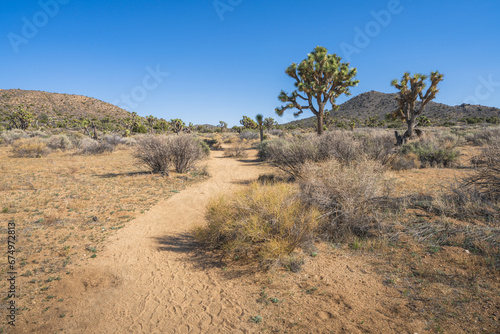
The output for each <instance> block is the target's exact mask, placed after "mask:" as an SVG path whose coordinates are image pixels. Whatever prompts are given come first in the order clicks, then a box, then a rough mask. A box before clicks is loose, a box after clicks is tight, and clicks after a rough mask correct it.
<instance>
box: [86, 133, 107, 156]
mask: <svg viewBox="0 0 500 334" xmlns="http://www.w3.org/2000/svg"><path fill="white" fill-rule="evenodd" d="M78 148H79V150H78V153H79V154H88V155H96V154H103V153H109V152H113V151H114V147H113V146H112V145H110V144H109V143H107V142H105V141H101V142H99V141H97V140H94V139H91V138H88V137H85V138H83V139H82V140H81V141H80V143H79V144H78Z"/></svg>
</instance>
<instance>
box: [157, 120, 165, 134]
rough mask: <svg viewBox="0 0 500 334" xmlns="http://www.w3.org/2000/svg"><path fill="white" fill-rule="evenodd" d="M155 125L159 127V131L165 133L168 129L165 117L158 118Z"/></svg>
mask: <svg viewBox="0 0 500 334" xmlns="http://www.w3.org/2000/svg"><path fill="white" fill-rule="evenodd" d="M157 127H158V128H160V129H161V132H163V133H165V131H167V129H168V122H167V121H166V120H165V119H163V118H160V119H159V120H158V123H157Z"/></svg>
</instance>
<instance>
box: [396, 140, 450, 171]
mask: <svg viewBox="0 0 500 334" xmlns="http://www.w3.org/2000/svg"><path fill="white" fill-rule="evenodd" d="M441 145H443V146H442V147H439V144H438V143H436V141H433V140H427V139H425V140H418V141H413V142H409V143H407V144H404V145H402V146H401V149H400V154H408V153H414V154H416V155H417V156H418V158H419V160H420V162H421V167H427V166H431V167H452V166H453V165H454V163H455V161H456V160H457V159H458V155H459V151H458V150H456V149H455V148H454V146H453V145H451V146H447V145H445V144H444V143H443V144H441Z"/></svg>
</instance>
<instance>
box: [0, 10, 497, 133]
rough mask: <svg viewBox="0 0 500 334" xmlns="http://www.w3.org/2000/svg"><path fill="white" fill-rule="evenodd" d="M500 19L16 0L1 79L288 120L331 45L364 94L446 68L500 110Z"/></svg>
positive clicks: (451, 13) (463, 87) (116, 99)
mask: <svg viewBox="0 0 500 334" xmlns="http://www.w3.org/2000/svg"><path fill="white" fill-rule="evenodd" d="M55 3H56V4H58V5H57V6H55V5H54V4H55ZM216 6H217V8H218V9H216ZM381 11H383V12H381ZM373 13H379V14H377V15H374V14H373ZM387 14H389V15H387ZM376 16H378V20H377V18H376ZM499 18H500V1H498V0H483V1H481V0H476V1H462V0H455V1H430V0H419V1H417V0H413V1H411V0H400V1H396V0H390V1H386V0H382V1H378V0H375V1H355V0H351V1H336V0H311V1H296V0H286V1H285V0H274V1H269V0H217V1H213V0H192V1H186V0H168V1H167V0H163V1H160V0H150V1H131V0H99V1H97V0H42V1H28V0H2V1H1V2H0V88H3V89H9V88H20V89H30V90H42V91H49V92H58V93H69V94H79V95H86V96H90V97H94V98H97V99H100V100H104V101H106V102H110V103H118V104H121V105H122V106H125V107H126V109H128V110H130V111H136V112H137V113H138V114H140V115H142V116H146V115H150V114H152V115H155V116H157V117H163V118H166V119H170V118H182V119H183V120H184V121H186V122H193V123H195V124H204V123H211V124H216V123H218V121H219V120H225V121H227V122H228V123H229V124H230V125H235V124H237V123H238V120H239V119H241V117H242V115H247V116H250V117H254V116H255V115H256V114H257V113H262V114H264V116H266V117H268V116H272V117H274V118H275V119H277V120H278V121H279V122H280V123H284V122H286V121H289V120H293V119H294V118H293V116H292V112H289V111H287V112H286V115H285V116H283V117H282V118H280V117H278V116H277V115H275V113H274V108H275V107H277V106H279V105H280V104H281V102H280V101H278V99H277V96H278V94H279V92H280V90H281V89H284V90H285V91H288V92H290V91H291V90H292V89H293V80H292V79H290V78H289V77H287V76H286V74H285V73H284V70H285V68H286V67H287V66H288V65H290V64H291V63H292V62H300V61H301V60H302V59H304V58H305V57H306V56H307V54H308V53H309V52H311V51H312V50H313V49H314V47H315V46H317V45H321V46H325V47H326V48H328V50H329V52H330V53H337V54H338V55H340V56H341V57H343V58H349V60H350V62H351V66H354V67H357V68H358V76H357V79H358V80H360V83H359V85H358V86H357V87H355V88H353V89H352V94H353V95H352V96H355V95H358V94H360V93H363V92H367V91H370V90H376V91H381V92H386V93H391V92H395V90H394V89H393V88H392V87H391V86H390V84H389V83H390V81H391V79H393V78H400V77H401V75H402V74H403V72H405V71H410V72H412V73H414V72H421V73H430V72H431V71H433V70H436V69H437V70H439V71H440V72H442V73H444V74H445V80H444V81H443V82H442V83H441V84H440V88H441V91H440V93H439V94H438V96H437V98H436V101H437V102H442V103H446V104H450V105H458V104H462V103H464V102H468V103H473V102H478V103H479V104H483V105H487V106H495V107H500V20H499ZM360 32H361V33H360ZM363 37H364V38H363ZM151 72H152V73H153V74H154V75H151V74H150V73H151ZM155 72H156V74H155ZM167 73H168V75H167ZM125 95H129V96H132V97H131V98H129V100H128V101H127V99H126V98H123V96H125ZM346 99H347V98H346V97H342V98H339V100H338V102H343V101H345V100H346ZM311 115H312V114H306V113H304V117H309V116H311Z"/></svg>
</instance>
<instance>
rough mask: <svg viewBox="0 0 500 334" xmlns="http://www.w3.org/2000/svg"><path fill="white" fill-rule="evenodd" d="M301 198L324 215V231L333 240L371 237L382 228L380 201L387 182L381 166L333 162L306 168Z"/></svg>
mask: <svg viewBox="0 0 500 334" xmlns="http://www.w3.org/2000/svg"><path fill="white" fill-rule="evenodd" d="M302 172H303V177H302V179H301V181H300V186H301V198H302V200H303V201H304V202H305V203H308V204H309V205H313V206H316V207H318V208H319V209H320V210H321V212H323V213H324V214H323V219H322V222H321V228H322V231H323V232H324V233H325V235H326V236H328V237H331V238H333V239H342V238H344V237H348V236H350V235H353V234H354V235H357V236H367V235H370V234H373V233H374V232H375V231H376V229H377V228H378V226H379V223H378V218H377V215H378V210H377V205H376V204H377V198H379V197H380V196H381V195H382V189H383V185H384V182H385V177H384V171H383V168H382V165H381V164H380V162H377V161H373V160H366V159H361V160H358V161H356V163H354V164H349V165H345V164H341V163H339V162H338V161H336V160H334V159H332V160H329V161H326V162H324V163H321V164H311V163H310V164H307V165H305V166H304V168H303V170H302Z"/></svg>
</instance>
